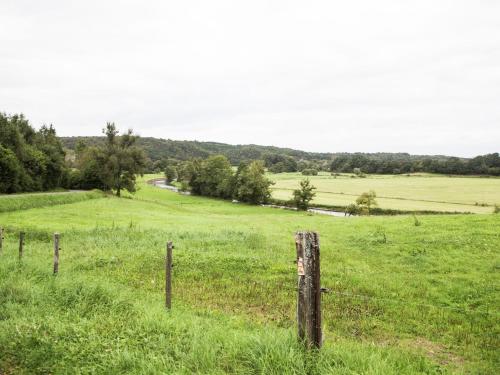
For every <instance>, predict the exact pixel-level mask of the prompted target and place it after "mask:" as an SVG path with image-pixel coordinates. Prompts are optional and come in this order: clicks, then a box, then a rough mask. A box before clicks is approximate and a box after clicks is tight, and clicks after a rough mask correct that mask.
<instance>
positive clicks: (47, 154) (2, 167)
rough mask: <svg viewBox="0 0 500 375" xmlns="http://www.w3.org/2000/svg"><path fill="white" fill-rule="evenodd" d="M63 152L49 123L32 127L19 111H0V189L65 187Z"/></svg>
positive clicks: (1, 191)
mask: <svg viewBox="0 0 500 375" xmlns="http://www.w3.org/2000/svg"><path fill="white" fill-rule="evenodd" d="M64 155H65V154H64V150H63V147H62V145H61V142H60V141H59V140H58V139H57V137H56V131H55V129H54V127H53V126H52V125H50V126H46V125H44V126H42V127H41V128H40V129H39V130H35V129H33V127H31V126H30V124H29V122H28V120H27V119H26V118H25V117H24V116H23V115H14V116H7V115H6V114H4V113H0V193H16V192H21V191H42V190H51V189H55V188H57V187H61V186H62V187H67V186H68V171H67V168H66V167H65V163H64Z"/></svg>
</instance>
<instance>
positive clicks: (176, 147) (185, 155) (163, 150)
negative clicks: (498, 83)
mask: <svg viewBox="0 0 500 375" xmlns="http://www.w3.org/2000/svg"><path fill="white" fill-rule="evenodd" d="M60 139H61V142H62V144H63V145H64V147H65V148H68V149H71V150H74V149H75V146H76V143H77V142H78V140H82V141H84V142H85V143H86V144H87V145H89V146H92V145H98V144H102V143H104V139H105V138H104V137H60ZM138 145H139V146H140V147H142V148H144V150H145V152H146V154H147V155H148V156H149V158H150V159H151V160H153V161H156V160H161V159H165V158H172V159H179V160H188V159H191V158H194V157H198V158H206V157H208V156H210V155H215V154H222V155H225V156H226V157H227V158H228V159H229V160H230V161H231V163H232V164H233V165H236V164H238V163H239V162H240V161H241V160H249V159H252V160H253V159H263V158H264V155H266V154H280V155H287V156H292V157H293V158H295V159H296V160H327V161H330V160H331V159H332V158H333V157H334V156H340V155H353V154H347V153H324V152H323V153H322V152H307V151H301V150H294V149H291V148H282V147H274V146H259V145H253V144H250V145H230V144H226V143H218V142H199V141H174V140H171V139H161V138H153V137H141V138H139V140H138ZM356 154H357V155H364V156H367V157H372V158H374V159H397V160H421V159H426V158H432V159H439V160H446V159H448V157H447V156H442V155H436V156H422V155H410V154H407V153H371V154H370V153H356Z"/></svg>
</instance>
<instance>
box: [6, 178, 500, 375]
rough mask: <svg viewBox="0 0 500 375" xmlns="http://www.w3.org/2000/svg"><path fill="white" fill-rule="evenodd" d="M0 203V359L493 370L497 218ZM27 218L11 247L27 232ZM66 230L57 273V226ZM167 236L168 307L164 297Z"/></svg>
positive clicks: (95, 369) (220, 367)
mask: <svg viewBox="0 0 500 375" xmlns="http://www.w3.org/2000/svg"><path fill="white" fill-rule="evenodd" d="M135 198H136V199H118V198H110V199H96V200H93V201H82V202H77V203H74V204H65V205H62V206H57V207H45V208H39V209H34V210H29V211H27V210H24V211H15V212H7V213H0V224H1V225H2V226H6V227H7V231H6V234H5V240H4V248H3V253H2V255H1V256H0V307H1V308H0V372H1V371H3V372H6V373H9V372H13V373H74V372H81V373H123V372H127V371H128V372H131V373H182V374H189V373H207V374H218V373H240V374H259V373H261V374H287V373H290V374H294V373H295V374H303V373H311V374H325V373H326V374H328V373H336V374H337V373H338V374H352V373H368V374H370V373H371V374H399V373H402V374H405V373H406V374H410V373H447V372H455V373H461V372H469V373H494V372H495V370H496V369H497V368H498V366H499V363H498V355H497V354H498V352H497V350H498V336H499V334H500V327H499V324H498V306H499V299H498V293H497V290H498V285H499V280H498V275H497V268H498V267H497V264H498V263H499V260H500V257H499V249H500V233H499V231H498V227H499V225H500V217H499V216H498V215H454V216H447V215H439V216H437V215H436V216H433V215H430V216H426V217H425V220H422V221H421V222H420V225H418V226H417V225H415V220H414V219H413V218H412V217H411V216H406V217H405V216H400V217H356V218H349V219H344V218H332V217H325V216H320V215H308V214H305V213H297V212H291V211H284V210H273V209H267V208H263V207H252V206H247V205H238V204H232V203H229V202H223V201H218V200H212V199H205V198H200V197H191V196H182V195H178V194H175V193H171V192H166V191H161V190H159V189H155V188H153V187H148V186H142V188H141V190H140V191H139V192H138V193H137V195H136V196H135ZM298 229H314V230H317V231H318V232H319V233H320V240H321V254H322V255H321V269H322V286H325V287H327V288H329V289H330V290H331V292H330V293H329V294H325V295H324V296H323V301H322V306H323V328H324V334H325V344H324V347H323V349H322V350H321V352H320V353H314V352H313V353H307V352H305V351H303V349H302V348H301V347H300V346H299V345H298V344H297V342H296V339H295V298H296V290H295V286H296V285H295V284H296V270H295V265H294V264H293V259H294V258H295V254H294V252H295V250H294V242H293V233H294V232H295V231H296V230H298ZM19 230H25V231H26V246H25V256H24V258H23V260H22V262H19V261H18V260H17V240H18V231H19ZM54 231H57V232H60V233H61V247H62V250H61V261H60V268H59V275H58V276H56V277H54V276H52V274H51V272H52V267H51V263H52V233H53V232H54ZM167 240H172V241H174V244H175V249H174V271H173V273H174V275H173V276H174V277H173V309H172V311H170V312H167V311H165V310H164V309H163V292H164V256H165V243H166V241H167Z"/></svg>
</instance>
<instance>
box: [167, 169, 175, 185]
mask: <svg viewBox="0 0 500 375" xmlns="http://www.w3.org/2000/svg"><path fill="white" fill-rule="evenodd" d="M176 178H177V169H176V168H175V167H174V166H173V165H167V167H166V168H165V179H166V181H167V184H170V183H172V181H173V180H175V179H176Z"/></svg>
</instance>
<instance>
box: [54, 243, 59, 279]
mask: <svg viewBox="0 0 500 375" xmlns="http://www.w3.org/2000/svg"><path fill="white" fill-rule="evenodd" d="M57 272H59V233H54V275H56V274H57Z"/></svg>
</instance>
